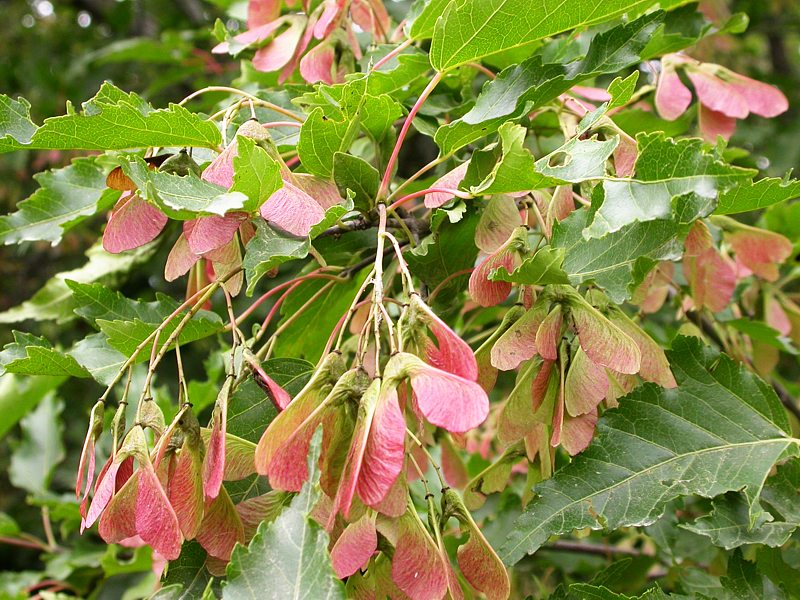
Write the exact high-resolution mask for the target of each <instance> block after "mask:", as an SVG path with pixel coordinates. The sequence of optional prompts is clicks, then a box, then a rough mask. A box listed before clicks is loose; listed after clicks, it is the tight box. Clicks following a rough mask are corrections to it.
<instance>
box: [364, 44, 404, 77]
mask: <svg viewBox="0 0 800 600" xmlns="http://www.w3.org/2000/svg"><path fill="white" fill-rule="evenodd" d="M413 43H414V40H406V41H405V42H403V43H402V44H400V45H399V46H397V48H395V49H394V50H392V51H391V52H389V54H387V55H386V56H384V57H383V58H382V59H380V60H379V61H378V62H376V63H375V64H374V65H372V69H371V70H372V71H377V70H378V69H380V68H381V67H382V66H383V65H385V64H386V63H387V62H389V61H390V60H392V59H393V58H394V57H395V56H397V55H398V54H400V53H401V52H402V51H403V50H405V49H406V48H408V47H409V46H410V45H411V44H413Z"/></svg>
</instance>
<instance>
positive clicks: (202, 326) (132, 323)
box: [97, 311, 223, 360]
mask: <svg viewBox="0 0 800 600" xmlns="http://www.w3.org/2000/svg"><path fill="white" fill-rule="evenodd" d="M183 315H184V313H181V314H178V316H176V317H175V318H174V319H172V321H170V323H169V325H167V326H166V327H165V328H164V329H163V330H162V332H161V337H159V344H163V343H164V341H165V340H166V339H167V338H168V337H169V336H170V335H171V334H172V332H173V331H175V328H176V327H177V326H178V323H179V322H180V321H181V318H182V317H183ZM164 316H165V317H166V316H167V315H164ZM160 324H161V323H160V322H157V323H146V322H144V321H142V320H140V319H133V320H113V321H107V320H105V319H98V320H97V326H98V327H99V328H100V331H102V332H103V333H104V334H106V337H107V338H108V344H109V345H110V346H111V347H112V348H114V349H116V350H119V351H120V352H121V353H122V354H124V355H126V356H131V355H132V354H133V352H134V351H135V350H136V348H137V347H138V346H139V344H141V343H142V342H144V340H145V339H146V338H147V337H148V336H149V335H150V334H151V333H153V332H154V331H155V330H156V328H157V327H158V326H159V325H160ZM222 327H223V322H222V319H221V318H220V317H219V315H217V314H215V313H211V312H208V311H202V312H198V314H197V315H195V316H194V317H192V319H190V320H189V321H188V322H187V323H186V326H185V327H184V328H183V329H182V330H181V333H180V335H179V336H178V342H179V343H181V344H188V343H190V342H194V341H197V340H201V339H203V338H206V337H209V336H211V335H214V334H216V333H218V332H220V331H222ZM151 347H152V342H151V343H148V344H147V345H145V346H144V347H143V349H142V351H140V353H139V357H138V358H139V359H140V360H144V359H145V358H146V357H147V356H148V355H149V352H150V350H149V349H150V348H151Z"/></svg>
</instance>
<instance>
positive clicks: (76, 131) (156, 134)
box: [0, 82, 222, 152]
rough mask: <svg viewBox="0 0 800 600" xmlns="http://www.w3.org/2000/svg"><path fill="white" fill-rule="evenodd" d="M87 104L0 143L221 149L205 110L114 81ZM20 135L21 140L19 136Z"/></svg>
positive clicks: (19, 126)
mask: <svg viewBox="0 0 800 600" xmlns="http://www.w3.org/2000/svg"><path fill="white" fill-rule="evenodd" d="M12 102H13V101H12ZM82 106H83V112H81V113H75V112H71V113H69V114H66V115H63V116H60V117H53V118H50V119H45V121H44V123H43V124H42V126H41V127H39V128H38V129H37V130H36V132H35V133H34V134H33V135H32V136H31V137H30V139H29V142H28V143H26V144H19V143H18V144H17V145H14V144H10V145H8V147H7V146H6V145H4V144H0V151H2V152H7V151H9V150H15V149H19V148H20V147H24V148H27V149H48V150H125V149H130V148H149V147H165V146H177V147H182V146H197V147H206V148H216V147H217V146H219V144H220V143H221V142H222V136H221V135H220V132H219V129H217V126H216V125H215V124H214V123H213V122H211V121H207V120H205V119H204V118H202V117H201V116H200V115H196V114H194V113H191V112H189V111H188V110H186V109H185V108H183V107H182V106H178V105H177V104H171V105H170V106H169V108H165V109H159V110H156V109H154V108H153V107H152V106H150V105H149V104H148V103H147V102H145V101H144V100H143V99H142V98H141V97H139V96H137V95H136V94H134V93H130V94H126V93H125V92H123V91H122V90H120V89H119V88H117V87H115V86H114V85H112V84H111V83H108V82H105V83H104V84H103V85H102V86H101V87H100V90H99V91H98V92H97V94H96V95H95V96H94V98H92V99H91V100H87V101H86V102H84V103H83V105H82ZM19 108H20V107H19V106H17V107H16V110H15V113H16V115H17V116H15V118H14V123H15V124H16V125H15V129H16V131H17V132H18V133H17V134H16V135H20V136H21V138H22V139H24V138H25V137H26V136H27V135H29V133H30V124H27V123H24V120H20V117H19ZM25 112H27V110H26V111H25ZM4 116H5V115H4ZM25 117H26V118H27V114H26V115H25ZM0 132H2V129H0ZM19 132H22V133H19ZM6 139H8V138H6ZM15 139H17V140H18V142H19V139H18V138H15Z"/></svg>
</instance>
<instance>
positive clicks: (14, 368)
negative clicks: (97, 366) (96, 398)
mask: <svg viewBox="0 0 800 600" xmlns="http://www.w3.org/2000/svg"><path fill="white" fill-rule="evenodd" d="M3 373H17V374H18V375H49V376H53V377H87V376H88V375H89V373H88V372H87V371H86V369H84V368H83V367H81V366H80V365H79V364H78V363H77V361H76V360H75V359H74V358H73V357H71V356H69V355H68V354H63V353H61V352H59V351H58V350H56V349H55V348H53V346H52V344H50V342H49V341H47V340H46V339H45V338H43V337H36V336H34V335H31V334H29V333H23V332H20V331H15V332H14V341H13V342H11V343H10V344H6V346H5V347H4V348H3V350H2V352H0V375H2V374H3Z"/></svg>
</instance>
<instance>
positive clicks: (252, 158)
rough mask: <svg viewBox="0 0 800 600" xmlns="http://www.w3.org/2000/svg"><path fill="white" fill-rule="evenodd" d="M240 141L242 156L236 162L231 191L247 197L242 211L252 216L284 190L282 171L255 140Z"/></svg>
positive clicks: (242, 137) (243, 138) (239, 146)
mask: <svg viewBox="0 0 800 600" xmlns="http://www.w3.org/2000/svg"><path fill="white" fill-rule="evenodd" d="M236 140H237V142H236V143H237V150H238V153H237V155H236V157H235V158H234V159H233V169H234V174H233V185H232V186H231V189H230V191H231V192H239V193H242V194H244V195H245V196H247V198H248V200H247V201H246V202H245V203H244V205H243V206H242V210H243V211H245V212H248V213H252V212H255V211H256V210H258V208H259V207H260V206H261V205H262V204H263V203H264V202H265V201H266V200H267V198H269V197H270V196H272V194H274V193H275V192H277V191H278V190H279V189H281V188H282V187H283V180H282V179H281V167H280V165H279V164H278V163H277V162H276V161H275V160H274V159H273V158H272V157H270V155H269V154H268V153H267V151H266V150H264V148H262V147H261V146H259V145H258V144H257V143H256V142H255V140H253V139H251V138H249V137H246V136H243V135H240V136H237V138H236Z"/></svg>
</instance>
